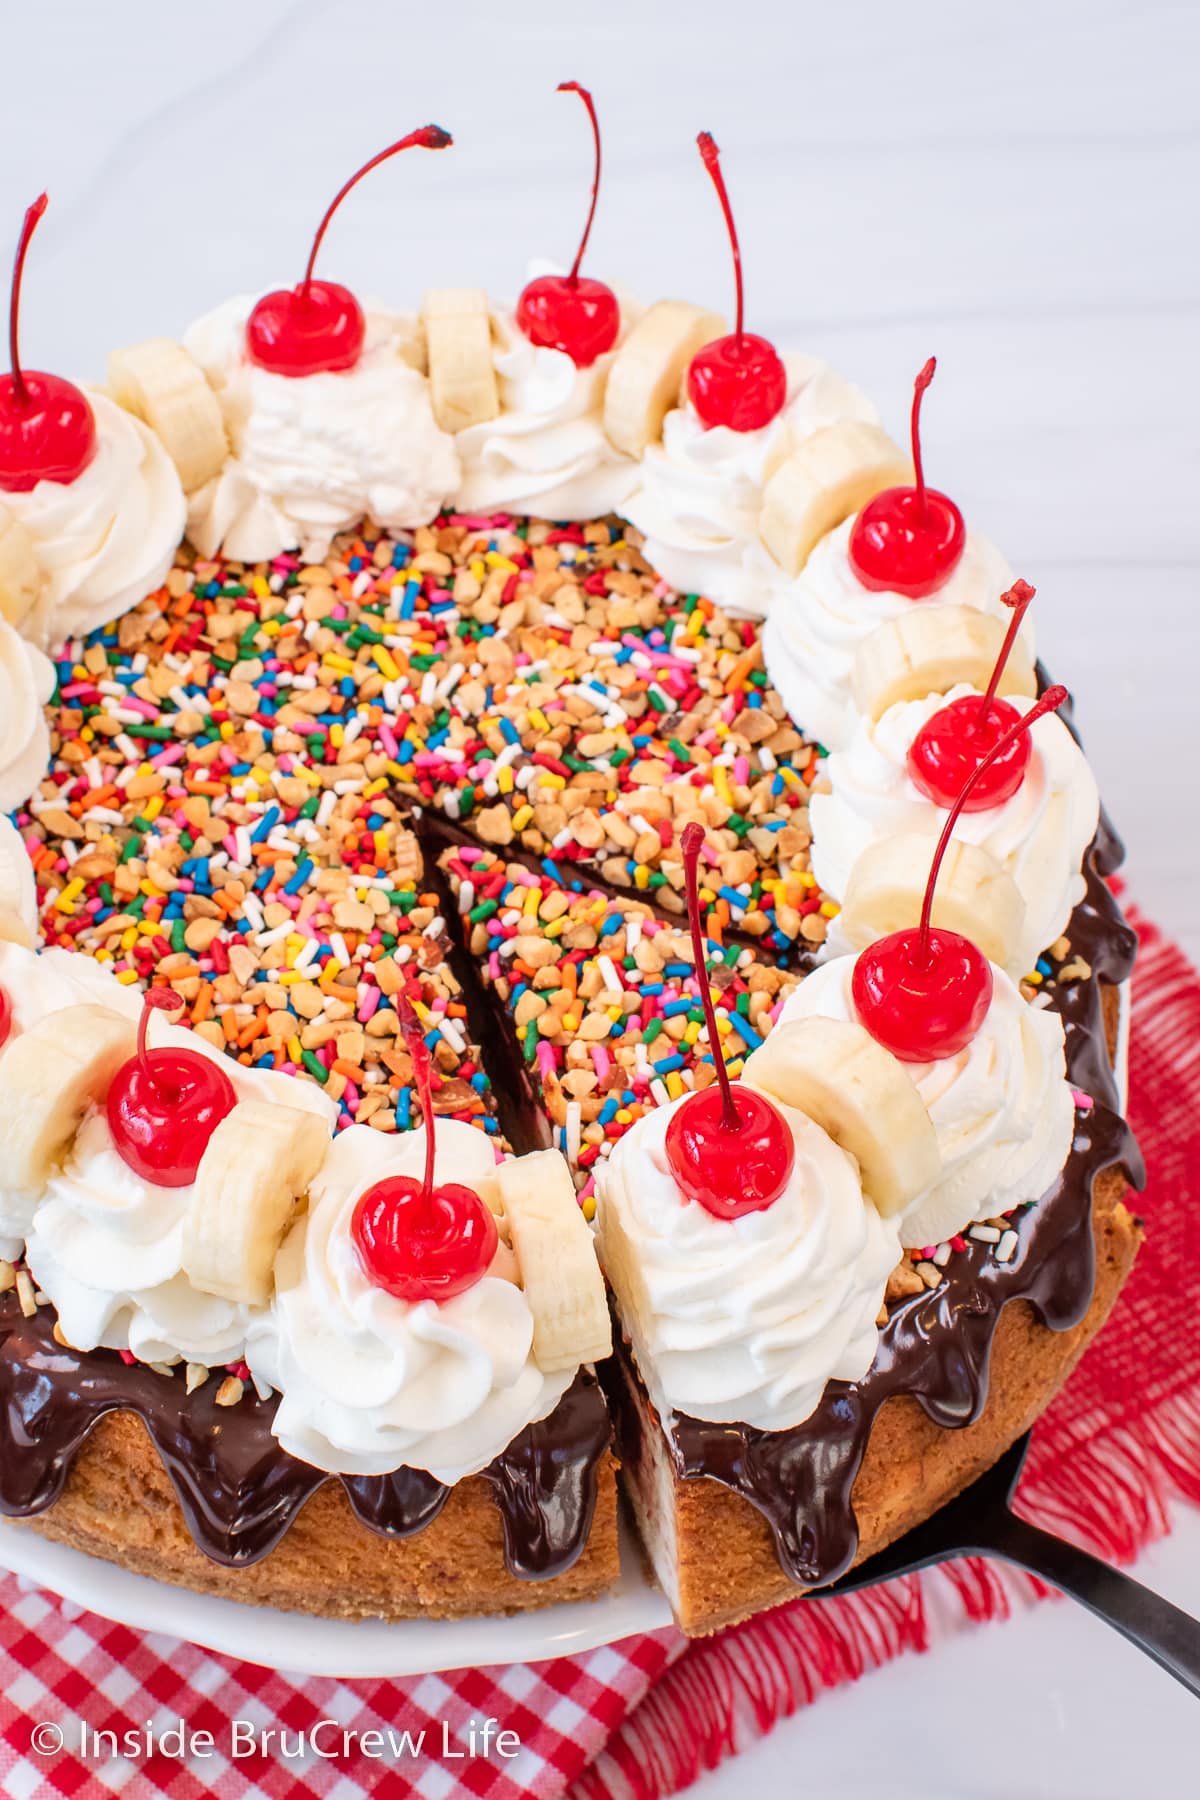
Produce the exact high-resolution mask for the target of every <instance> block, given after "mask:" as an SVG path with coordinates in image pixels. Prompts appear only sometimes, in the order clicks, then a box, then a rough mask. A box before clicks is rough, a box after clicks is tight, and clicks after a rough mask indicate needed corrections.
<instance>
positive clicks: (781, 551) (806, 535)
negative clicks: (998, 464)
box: [758, 419, 913, 575]
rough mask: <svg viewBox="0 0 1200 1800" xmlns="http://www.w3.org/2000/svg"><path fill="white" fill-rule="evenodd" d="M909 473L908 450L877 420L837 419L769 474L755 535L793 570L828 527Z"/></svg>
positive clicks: (783, 565)
mask: <svg viewBox="0 0 1200 1800" xmlns="http://www.w3.org/2000/svg"><path fill="white" fill-rule="evenodd" d="M912 478H913V469H912V463H911V462H910V461H909V459H908V456H907V455H906V454H905V452H904V451H903V450H901V449H900V447H899V445H897V444H894V443H893V442H892V440H891V438H890V437H889V436H888V434H887V432H886V431H884V430H883V428H882V427H881V426H879V425H868V424H867V423H866V422H865V420H862V419H839V420H838V422H837V424H836V425H826V426H825V427H824V428H823V429H822V430H821V431H814V432H813V433H812V435H811V436H810V437H806V438H804V439H803V440H802V441H801V442H800V443H799V444H798V445H797V446H796V448H795V449H794V450H793V451H792V454H791V455H790V456H789V457H787V458H786V460H785V461H783V462H781V463H780V465H779V467H778V468H777V469H776V471H775V473H774V474H773V475H772V476H771V479H770V480H769V481H768V483H767V485H766V487H765V488H764V489H763V504H762V512H761V513H760V514H759V520H758V530H759V536H760V537H761V538H762V541H763V543H764V544H765V545H766V547H767V549H768V550H769V551H770V552H771V555H772V556H773V557H774V558H775V561H776V562H777V563H778V564H779V565H780V567H781V568H783V569H785V570H786V571H787V573H788V574H789V575H798V574H799V573H800V571H801V569H802V568H803V567H804V565H805V563H806V562H807V561H808V559H809V556H810V555H811V553H812V550H813V547H814V545H815V544H816V543H817V542H818V540H819V539H821V538H823V537H824V536H825V533H826V532H827V531H832V530H833V528H834V526H835V525H840V524H841V523H842V520H843V519H848V518H849V517H850V515H851V513H856V512H861V510H862V508H863V507H864V506H865V505H866V504H867V501H868V500H870V499H872V498H873V497H874V495H876V494H878V493H880V492H881V491H882V490H883V489H884V488H889V487H899V486H901V485H902V484H904V483H905V482H910V481H911V480H912Z"/></svg>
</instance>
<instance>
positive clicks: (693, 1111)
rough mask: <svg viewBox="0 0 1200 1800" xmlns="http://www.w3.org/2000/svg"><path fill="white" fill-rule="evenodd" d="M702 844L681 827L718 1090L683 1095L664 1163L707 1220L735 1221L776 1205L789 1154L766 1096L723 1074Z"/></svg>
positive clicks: (692, 829) (788, 1140)
mask: <svg viewBox="0 0 1200 1800" xmlns="http://www.w3.org/2000/svg"><path fill="white" fill-rule="evenodd" d="M703 843H704V827H703V826H702V825H697V824H695V823H693V824H691V825H685V826H684V828H683V833H682V835H681V837H680V840H679V847H680V849H681V850H682V852H683V867H684V873H685V875H686V877H687V906H688V918H689V920H690V922H691V927H692V954H693V956H694V957H695V960H696V979H697V980H698V982H699V983H700V1000H701V1004H702V1005H703V1007H704V1021H705V1024H706V1025H707V1026H708V1041H709V1044H710V1045H711V1047H712V1057H713V1062H714V1064H715V1066H716V1071H717V1083H716V1086H715V1087H708V1088H702V1089H700V1090H699V1092H697V1093H693V1094H689V1095H688V1097H687V1099H686V1100H684V1101H683V1103H682V1104H681V1105H680V1106H678V1107H676V1109H675V1111H674V1112H673V1113H672V1115H671V1121H670V1123H669V1125H668V1126H667V1138H666V1147H667V1161H668V1162H669V1163H670V1165H671V1173H672V1175H674V1177H675V1180H676V1183H677V1184H678V1186H679V1187H680V1188H681V1189H682V1191H683V1193H684V1194H685V1195H686V1196H687V1198H688V1199H689V1200H698V1201H699V1203H700V1205H701V1206H702V1207H703V1208H704V1210H705V1212H710V1213H712V1215H713V1217H714V1218H717V1219H740V1218H741V1216H742V1214H743V1213H751V1212H764V1211H765V1210H766V1208H767V1207H768V1206H770V1205H771V1204H772V1202H773V1201H775V1200H778V1198H779V1196H780V1194H782V1192H783V1190H784V1188H785V1187H786V1186H787V1182H788V1176H789V1175H790V1174H791V1172H792V1163H793V1161H794V1160H795V1155H796V1151H795V1146H794V1144H793V1143H792V1134H791V1132H790V1131H789V1130H788V1128H787V1123H786V1121H785V1120H784V1118H783V1116H782V1115H781V1114H780V1113H779V1112H778V1111H777V1110H776V1108H775V1107H774V1106H772V1105H771V1102H770V1101H769V1100H768V1099H767V1097H766V1095H765V1094H760V1093H758V1091H757V1090H756V1089H754V1088H748V1087H746V1086H744V1085H743V1084H741V1083H739V1084H738V1086H737V1088H736V1090H735V1088H734V1085H733V1083H732V1082H731V1081H730V1079H729V1071H728V1069H727V1068H726V1067H725V1057H724V1053H723V1051H722V1048H721V1039H720V1035H719V1034H718V1031H717V1014H716V1008H715V1007H714V1006H713V1001H712V990H711V989H710V987H709V984H708V964H707V961H706V959H705V954H704V933H703V931H702V929H701V925H700V894H699V891H698V885H697V878H696V865H697V863H698V862H699V859H700V849H701V846H702V844H703Z"/></svg>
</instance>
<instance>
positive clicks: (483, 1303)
mask: <svg viewBox="0 0 1200 1800" xmlns="http://www.w3.org/2000/svg"><path fill="white" fill-rule="evenodd" d="M425 1149H426V1142H425V1128H424V1127H421V1128H420V1129H419V1130H417V1131H413V1132H406V1133H405V1134H403V1136H401V1137H399V1138H395V1137H388V1136H385V1135H383V1134H381V1133H379V1132H376V1131H372V1130H371V1129H370V1128H369V1127H366V1126H359V1125H355V1126H351V1127H350V1128H349V1129H348V1130H346V1131H344V1132H342V1134H341V1135H340V1136H339V1138H338V1139H337V1142H336V1143H335V1144H334V1146H333V1149H332V1150H331V1151H330V1153H329V1156H328V1157H327V1159H326V1161H325V1165H324V1167H323V1169H322V1171H321V1173H320V1174H319V1175H318V1176H317V1178H316V1180H315V1181H314V1182H313V1184H312V1187H311V1190H310V1204H309V1209H308V1213H307V1215H306V1216H305V1217H303V1218H302V1219H301V1220H300V1221H299V1222H298V1223H297V1224H296V1225H295V1226H294V1227H293V1228H292V1230H291V1232H290V1234H289V1235H288V1237H287V1238H286V1239H285V1241H284V1244H283V1247H282V1249H281V1251H280V1253H279V1257H278V1260H277V1263H276V1268H275V1300H274V1304H273V1306H272V1307H271V1309H270V1311H269V1312H267V1313H264V1314H262V1315H261V1316H259V1317H258V1318H256V1319H255V1320H254V1321H253V1322H252V1324H251V1326H250V1330H249V1332H248V1336H247V1345H246V1357H247V1361H248V1362H249V1364H250V1368H251V1371H252V1373H253V1374H254V1376H255V1378H256V1379H257V1380H259V1381H260V1382H265V1383H267V1384H269V1385H270V1386H271V1387H273V1388H277V1389H278V1390H279V1394H280V1399H279V1409H278V1412H277V1413H276V1415H275V1422H274V1426H273V1430H274V1432H275V1435H276V1437H277V1438H278V1439H279V1441H280V1443H281V1444H282V1445H283V1446H284V1448H285V1449H286V1450H288V1451H290V1452H291V1453H292V1454H293V1455H294V1456H298V1457H300V1458H302V1459H303V1460H304V1461H305V1462H309V1463H312V1464H314V1465H315V1466H316V1467H317V1468H321V1469H328V1470H330V1471H334V1472H337V1473H340V1474H349V1475H376V1474H385V1473H387V1472H388V1471H390V1470H393V1469H396V1468H399V1467H401V1466H410V1467H415V1468H421V1469H426V1470H428V1472H429V1473H430V1474H432V1475H434V1476H435V1477H436V1478H437V1479H438V1480H439V1481H442V1482H444V1483H446V1484H447V1485H451V1484H453V1483H455V1482H457V1481H461V1480H462V1479H463V1478H464V1477H466V1476H468V1475H471V1474H475V1473H477V1472H478V1471H479V1470H480V1469H483V1468H486V1467H487V1465H488V1464H489V1463H490V1462H491V1461H492V1460H493V1459H494V1458H495V1457H496V1456H497V1455H498V1454H499V1453H500V1451H502V1450H503V1449H504V1448H505V1447H506V1446H507V1445H508V1444H509V1443H510V1442H511V1440H512V1439H513V1438H514V1437H515V1436H516V1435H517V1433H518V1432H519V1431H521V1430H523V1429H524V1427H525V1426H526V1425H528V1424H530V1423H531V1422H532V1421H533V1420H536V1419H542V1418H545V1417H546V1416H547V1415H548V1414H549V1413H551V1412H552V1411H553V1410H554V1408H555V1406H556V1405H557V1404H558V1402H559V1400H560V1399H561V1398H562V1396H563V1394H564V1393H565V1392H566V1391H567V1389H568V1388H569V1387H570V1385H571V1383H572V1381H573V1380H574V1377H575V1373H576V1369H577V1366H578V1364H577V1363H576V1364H575V1365H574V1366H572V1367H567V1368H561V1367H560V1368H556V1369H554V1370H546V1369H544V1368H543V1367H541V1366H540V1365H539V1362H538V1359H537V1356H536V1354H535V1349H534V1341H535V1315H534V1310H533V1307H532V1306H531V1304H530V1300H529V1297H528V1295H527V1294H526V1292H525V1291H524V1290H523V1289H522V1287H521V1286H519V1285H518V1280H519V1275H520V1270H519V1266H518V1262H517V1259H516V1257H515V1256H514V1254H513V1251H512V1249H511V1248H510V1247H509V1246H508V1245H507V1244H505V1243H504V1242H503V1241H502V1240H501V1241H499V1242H498V1244H497V1248H496V1251H495V1256H494V1259H493V1261H492V1263H491V1265H490V1267H489V1268H488V1269H487V1270H486V1271H485V1272H484V1273H482V1274H481V1275H480V1276H479V1278H478V1279H477V1280H475V1281H474V1282H473V1284H472V1285H470V1286H468V1287H466V1288H465V1290H463V1291H460V1292H456V1293H453V1294H452V1295H451V1297H449V1298H447V1299H443V1300H440V1301H439V1300H435V1299H432V1298H428V1299H421V1300H417V1301H410V1300H406V1299H402V1298H400V1297H399V1296H398V1295H397V1294H396V1293H393V1292H390V1291H388V1290H387V1289H386V1288H385V1287H383V1286H382V1285H381V1284H380V1282H379V1281H378V1280H377V1279H375V1278H374V1277H373V1273H372V1271H371V1270H370V1269H369V1268H368V1266H367V1263H366V1261H365V1259H364V1257H363V1255H362V1253H361V1248H360V1243H359V1242H358V1241H357V1236H356V1230H355V1225H354V1221H355V1213H356V1208H357V1207H358V1205H359V1203H360V1201H362V1200H363V1199H364V1197H365V1196H367V1195H369V1194H370V1193H371V1192H372V1191H377V1190H378V1189H379V1187H380V1184H383V1183H386V1182H389V1181H394V1180H395V1179H396V1178H398V1177H411V1178H413V1180H414V1181H415V1180H417V1179H418V1178H419V1176H420V1172H421V1169H422V1165H423V1163H424V1161H425ZM434 1176H435V1179H436V1180H437V1182H438V1183H439V1184H445V1183H447V1182H452V1183H454V1184H456V1185H460V1184H465V1185H467V1186H469V1188H470V1189H471V1190H473V1191H474V1193H475V1194H476V1195H478V1196H479V1197H480V1198H481V1199H482V1200H483V1202H484V1204H485V1205H487V1204H489V1203H491V1204H496V1203H498V1200H497V1175H496V1162H495V1157H494V1155H493V1153H492V1150H491V1148H490V1147H489V1145H488V1143H487V1140H486V1139H485V1138H484V1137H483V1136H482V1134H481V1133H480V1132H478V1131H475V1130H473V1129H472V1128H471V1127H470V1126H468V1125H463V1124H461V1123H458V1122H456V1121H454V1120H450V1119H440V1120H439V1121H438V1123H437V1142H436V1157H435V1163H434ZM572 1204H573V1202H572ZM597 1285H598V1278H597Z"/></svg>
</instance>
